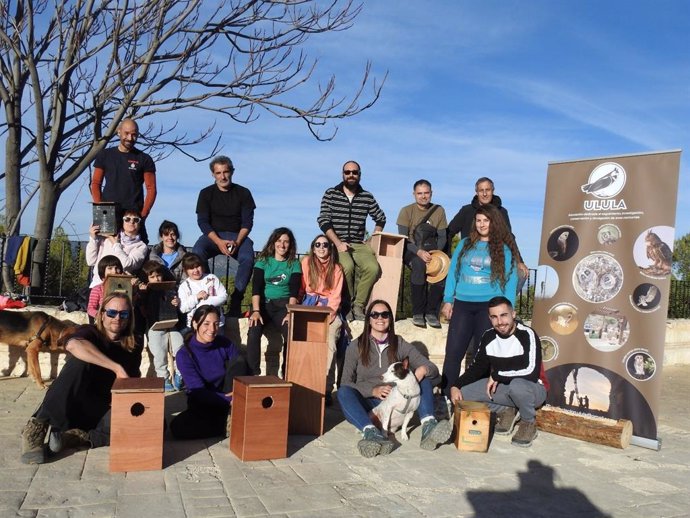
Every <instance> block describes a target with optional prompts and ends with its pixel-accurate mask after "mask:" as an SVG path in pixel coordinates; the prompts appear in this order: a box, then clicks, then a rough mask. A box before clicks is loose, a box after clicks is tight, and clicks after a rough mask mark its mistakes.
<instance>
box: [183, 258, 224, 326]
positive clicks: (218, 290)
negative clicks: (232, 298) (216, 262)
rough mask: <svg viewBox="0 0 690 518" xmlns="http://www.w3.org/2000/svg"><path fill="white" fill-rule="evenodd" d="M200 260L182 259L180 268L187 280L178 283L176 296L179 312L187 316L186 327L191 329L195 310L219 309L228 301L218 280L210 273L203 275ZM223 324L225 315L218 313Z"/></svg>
mask: <svg viewBox="0 0 690 518" xmlns="http://www.w3.org/2000/svg"><path fill="white" fill-rule="evenodd" d="M203 264H204V263H203V262H202V261H201V258H200V257H199V256H198V255H196V254H187V255H185V256H184V259H182V268H183V269H184V272H185V273H186V274H187V278H186V279H185V280H184V281H182V282H181V283H180V288H179V289H178V290H177V294H178V296H179V297H180V311H181V312H182V313H186V314H187V327H189V328H191V327H192V315H193V314H194V311H195V310H196V308H198V307H200V306H204V305H206V304H210V305H212V306H216V307H218V308H220V307H221V306H222V305H223V304H225V301H226V300H228V292H227V291H226V290H225V286H223V284H222V283H221V282H220V279H219V278H218V277H216V276H215V275H213V274H212V273H206V274H205V273H204V266H203ZM223 324H225V315H224V314H223V311H221V312H220V325H221V326H222V325H223Z"/></svg>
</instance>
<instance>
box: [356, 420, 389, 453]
mask: <svg viewBox="0 0 690 518" xmlns="http://www.w3.org/2000/svg"><path fill="white" fill-rule="evenodd" d="M362 436H363V437H362V439H361V440H360V441H359V442H358V443H357V449H358V450H359V453H360V455H362V457H366V458H367V459H370V458H372V457H376V456H377V455H388V454H389V453H390V452H391V451H393V443H392V442H391V441H389V440H388V439H386V438H384V437H383V435H381V432H380V431H379V430H378V429H377V428H374V427H373V426H368V427H366V428H365V429H364V430H363V431H362Z"/></svg>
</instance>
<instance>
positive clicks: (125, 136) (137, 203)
mask: <svg viewBox="0 0 690 518" xmlns="http://www.w3.org/2000/svg"><path fill="white" fill-rule="evenodd" d="M117 136H118V137H119V139H120V143H119V144H118V146H117V147H111V148H107V149H104V150H103V151H101V152H100V153H99V154H98V155H97V156H96V160H94V163H93V165H94V169H93V178H92V179H91V197H92V199H93V201H94V203H100V202H104V201H112V202H116V203H118V204H119V209H120V211H121V212H120V213H119V214H118V216H121V215H122V212H124V211H125V210H129V209H134V210H136V211H138V212H139V214H140V215H141V217H142V218H143V220H142V222H141V224H140V226H139V229H140V230H139V233H140V235H141V237H142V239H143V240H144V241H145V242H147V243H148V236H147V234H146V227H145V226H144V221H145V220H146V217H147V216H148V215H149V212H151V208H152V207H153V203H154V201H156V165H155V164H154V163H153V159H152V158H151V157H150V156H149V155H147V154H146V153H144V152H143V151H141V150H139V149H137V148H135V147H134V145H135V144H136V142H137V138H139V127H138V126H137V123H136V122H135V121H133V120H132V119H125V120H123V121H122V122H121V123H120V125H119V126H118V128H117ZM103 180H105V185H103ZM144 188H145V189H146V197H144Z"/></svg>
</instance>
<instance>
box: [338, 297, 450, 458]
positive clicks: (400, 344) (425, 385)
mask: <svg viewBox="0 0 690 518" xmlns="http://www.w3.org/2000/svg"><path fill="white" fill-rule="evenodd" d="M406 357H407V358H409V361H410V370H411V371H413V372H414V375H415V376H416V378H417V380H418V381H419V386H420V389H421V394H420V396H421V400H420V403H419V408H418V410H417V411H418V413H419V418H420V421H421V423H422V440H421V443H420V446H421V447H422V448H423V449H425V450H434V449H436V448H437V447H438V446H439V445H440V444H443V443H445V442H446V441H447V440H448V439H449V438H450V434H451V432H452V431H453V424H452V423H451V422H450V421H447V420H443V421H440V422H439V421H437V420H436V418H435V417H434V396H433V394H432V384H431V379H433V378H437V377H438V368H437V367H436V366H435V365H434V364H433V363H431V362H430V361H429V360H428V359H427V358H425V357H424V356H423V355H422V354H421V353H420V352H419V351H418V350H417V349H416V348H415V347H413V346H412V345H410V344H409V343H408V342H406V341H405V340H404V339H403V338H402V337H401V336H398V335H396V334H395V325H394V322H393V311H392V310H391V307H390V306H389V305H388V302H386V301H384V300H375V301H373V302H372V303H371V304H369V309H368V310H367V314H366V319H365V321H364V329H363V331H362V334H361V335H360V337H359V338H357V340H354V341H353V342H352V343H351V344H350V346H349V347H348V348H347V351H346V352H345V364H344V366H343V379H342V384H341V385H340V388H339V389H338V401H339V402H340V408H341V409H342V411H343V414H344V415H345V419H347V421H348V422H349V423H351V424H353V425H355V426H356V427H357V429H358V430H360V431H361V432H362V436H363V438H362V440H360V441H359V442H358V443H357V448H358V449H359V453H360V454H361V455H362V456H364V457H375V456H376V455H379V454H381V455H387V454H388V453H390V452H391V451H392V450H393V442H392V441H390V440H389V439H388V437H386V436H385V435H383V433H382V432H381V430H379V429H378V428H376V427H375V426H374V424H373V422H372V421H371V419H370V418H369V411H370V410H371V409H373V408H374V407H376V406H377V405H379V404H380V403H381V401H383V400H384V399H386V397H388V395H389V394H390V392H391V390H392V388H391V386H390V385H385V384H382V382H381V375H382V374H383V373H384V372H385V371H386V369H388V367H389V366H390V365H391V364H393V363H396V362H400V361H402V360H403V359H404V358H406Z"/></svg>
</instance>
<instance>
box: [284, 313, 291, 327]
mask: <svg viewBox="0 0 690 518" xmlns="http://www.w3.org/2000/svg"><path fill="white" fill-rule="evenodd" d="M289 321H290V315H289V314H288V315H285V318H284V319H283V322H282V325H285V324H287V323H288V322H289Z"/></svg>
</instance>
